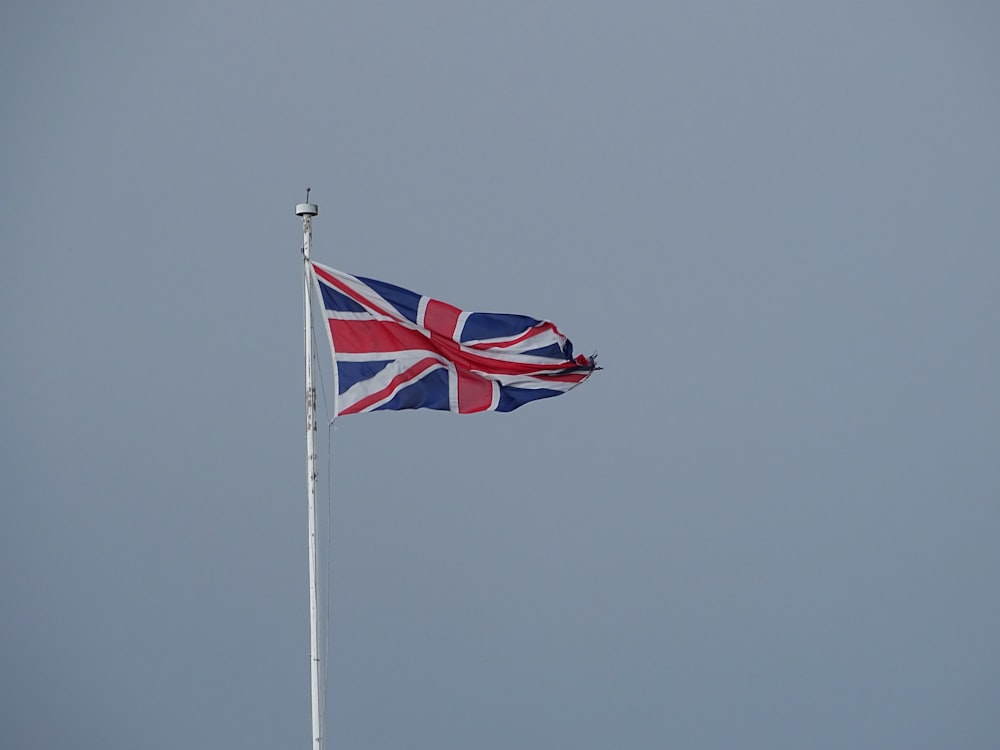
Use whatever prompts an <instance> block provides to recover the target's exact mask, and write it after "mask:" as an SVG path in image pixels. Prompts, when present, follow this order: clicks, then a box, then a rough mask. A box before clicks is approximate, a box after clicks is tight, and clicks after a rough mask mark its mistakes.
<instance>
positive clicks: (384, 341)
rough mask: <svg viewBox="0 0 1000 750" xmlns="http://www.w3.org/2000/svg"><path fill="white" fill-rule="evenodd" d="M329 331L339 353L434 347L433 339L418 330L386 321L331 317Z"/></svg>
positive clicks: (396, 350) (366, 352)
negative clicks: (431, 340) (432, 344)
mask: <svg viewBox="0 0 1000 750" xmlns="http://www.w3.org/2000/svg"><path fill="white" fill-rule="evenodd" d="M330 333H331V334H332V335H333V345H334V348H335V349H336V350H337V352H338V353H343V354H370V353H376V352H386V353H389V352H401V351H407V350H410V349H432V348H433V347H432V346H431V342H430V339H428V338H427V336H425V335H424V334H422V333H420V332H419V331H415V330H413V329H412V328H407V327H406V326H403V325H400V324H399V323H393V322H390V321H386V320H339V319H337V318H330Z"/></svg>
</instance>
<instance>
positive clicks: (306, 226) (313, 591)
mask: <svg viewBox="0 0 1000 750" xmlns="http://www.w3.org/2000/svg"><path fill="white" fill-rule="evenodd" d="M295 213H296V215H298V216H301V217H302V257H303V265H304V268H303V274H302V277H303V280H304V281H303V286H304V289H305V344H306V347H305V348H306V477H307V487H308V496H307V502H308V507H309V659H310V667H311V668H310V684H311V687H312V737H313V740H312V748H313V750H323V719H322V714H321V710H322V707H321V705H320V693H319V690H320V680H319V668H320V664H319V581H318V573H317V565H316V561H317V545H316V444H315V442H316V441H315V432H316V386H314V385H313V352H312V340H313V331H312V328H313V322H312V265H311V262H310V259H309V252H310V248H309V246H310V244H311V243H312V218H313V217H314V216H315V215H316V214H318V213H319V206H317V205H316V204H315V203H309V190H308V188H307V189H306V202H305V203H299V204H298V205H297V206H296V207H295Z"/></svg>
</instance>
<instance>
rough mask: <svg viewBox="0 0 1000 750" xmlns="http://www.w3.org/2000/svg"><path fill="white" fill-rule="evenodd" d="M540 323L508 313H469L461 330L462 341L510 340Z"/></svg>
mask: <svg viewBox="0 0 1000 750" xmlns="http://www.w3.org/2000/svg"><path fill="white" fill-rule="evenodd" d="M540 322H541V321H538V320H535V319H534V318H529V317H528V316H527V315H511V314H509V313H478V312H474V313H470V314H469V317H468V318H467V319H466V321H465V327H464V328H462V341H463V342H466V341H482V340H483V339H497V338H511V337H513V336H517V335H519V334H523V333H524V332H525V331H527V330H528V329H529V328H533V327H534V326H537V325H538V324H539V323H540Z"/></svg>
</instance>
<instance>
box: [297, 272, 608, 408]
mask: <svg viewBox="0 0 1000 750" xmlns="http://www.w3.org/2000/svg"><path fill="white" fill-rule="evenodd" d="M311 265H312V271H313V279H314V281H315V287H316V290H317V293H318V297H319V299H320V300H321V302H322V308H323V311H324V314H325V317H326V330H327V335H328V338H329V341H330V348H331V350H332V352H333V365H334V385H335V389H336V392H337V395H336V406H335V408H334V413H335V416H338V417H339V416H343V415H346V414H359V413H361V412H367V411H382V410H388V411H395V410H400V409H439V410H444V411H452V412H455V413H458V414H472V413H476V412H483V411H513V410H514V409H517V408H518V407H519V406H523V405H524V404H526V403H528V402H529V401H536V400H538V399H542V398H550V397H552V396H558V395H559V394H561V393H565V392H566V391H568V390H570V389H572V388H574V387H576V386H577V385H579V384H580V383H582V382H583V381H584V380H586V379H587V378H588V377H589V376H590V374H591V373H592V372H593V371H594V370H595V369H597V367H596V363H595V361H594V358H592V357H585V356H583V355H578V356H575V357H574V355H573V345H572V343H571V342H570V341H569V340H568V339H567V338H566V337H565V336H563V335H562V334H561V333H560V332H559V330H558V329H557V328H556V327H555V325H553V324H552V323H550V322H548V321H545V320H536V319H534V318H530V317H527V316H525V315H511V314H504V313H480V312H466V311H463V310H460V309H458V308H457V307H455V306H454V305H449V304H448V303H446V302H441V301H439V300H435V299H431V298H430V297H425V296H423V295H420V294H417V293H415V292H411V291H409V290H408V289H403V288H402V287H398V286H395V285H393V284H387V283H385V282H383V281H375V280H374V279H367V278H362V277H360V276H351V275H350V274H346V273H343V272H342V271H337V270H334V269H333V268H329V267H327V266H323V265H320V264H319V263H315V262H312V263H311Z"/></svg>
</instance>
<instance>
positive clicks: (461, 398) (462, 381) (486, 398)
mask: <svg viewBox="0 0 1000 750" xmlns="http://www.w3.org/2000/svg"><path fill="white" fill-rule="evenodd" d="M457 372H458V413H459V414H475V413H476V412H480V411H486V410H488V409H489V408H490V407H491V406H492V405H493V381H491V380H487V379H486V378H484V377H481V376H479V375H474V374H473V373H471V372H463V371H462V370H458V371H457Z"/></svg>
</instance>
